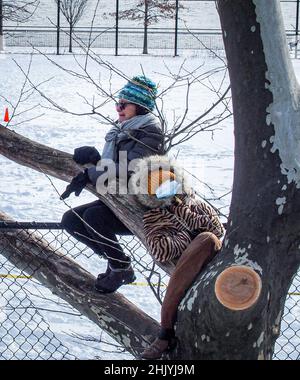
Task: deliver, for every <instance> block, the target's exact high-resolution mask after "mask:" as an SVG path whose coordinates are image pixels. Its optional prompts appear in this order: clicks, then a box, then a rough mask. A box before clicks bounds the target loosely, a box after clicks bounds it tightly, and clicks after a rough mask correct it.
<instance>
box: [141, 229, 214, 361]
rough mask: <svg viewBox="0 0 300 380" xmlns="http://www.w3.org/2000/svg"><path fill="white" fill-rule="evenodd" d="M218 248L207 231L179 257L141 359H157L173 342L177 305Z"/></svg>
mask: <svg viewBox="0 0 300 380" xmlns="http://www.w3.org/2000/svg"><path fill="white" fill-rule="evenodd" d="M220 249H221V242H220V240H219V239H218V238H217V237H216V236H215V235H214V234H212V233H210V232H203V233H201V234H199V235H198V236H197V237H196V238H195V239H194V240H193V241H192V242H191V243H190V244H189V246H188V247H187V248H186V249H185V251H184V252H183V253H182V255H181V256H180V258H179V260H178V262H177V264H176V267H175V270H174V272H173V273H172V275H171V277H170V280H169V284H168V287H167V291H166V294H165V298H164V300H163V303H162V308H161V331H160V334H159V337H158V338H157V339H155V341H154V342H153V343H152V344H151V345H150V346H149V347H148V348H147V349H146V350H145V351H144V352H143V353H142V357H143V358H144V359H159V358H160V357H161V355H162V354H163V353H164V352H166V351H167V350H168V349H171V348H173V346H174V343H175V332H174V323H175V320H176V314H177V308H178V305H179V303H180V301H181V300H182V298H183V297H184V295H185V293H186V291H187V290H188V288H189V287H190V286H191V284H192V283H193V281H194V279H195V278H196V276H197V275H198V274H199V273H200V271H201V270H202V269H203V266H204V265H205V264H207V263H208V262H209V261H210V260H212V258H213V257H214V256H215V255H216V253H217V251H219V250H220Z"/></svg>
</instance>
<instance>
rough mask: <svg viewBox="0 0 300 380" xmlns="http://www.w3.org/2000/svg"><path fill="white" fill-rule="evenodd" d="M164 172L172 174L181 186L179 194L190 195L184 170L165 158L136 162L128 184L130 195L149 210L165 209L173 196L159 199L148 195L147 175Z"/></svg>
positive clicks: (175, 162) (172, 160)
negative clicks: (157, 171)
mask: <svg viewBox="0 0 300 380" xmlns="http://www.w3.org/2000/svg"><path fill="white" fill-rule="evenodd" d="M159 169H162V170H166V171H171V172H172V173H174V175H175V178H176V181H177V182H179V183H180V184H181V192H180V194H187V195H190V194H191V192H192V191H191V188H190V187H189V185H188V183H187V179H186V177H185V175H184V170H183V168H182V167H180V166H179V165H178V162H177V161H176V160H175V159H172V158H170V157H168V156H167V155H165V156H159V155H154V156H149V157H146V158H141V159H139V160H136V164H135V166H134V169H133V170H134V174H133V175H131V177H130V179H129V183H128V189H129V192H130V194H134V195H135V197H136V199H137V200H138V202H139V203H141V204H142V205H143V206H146V207H148V208H150V209H152V208H157V207H166V206H169V205H171V203H172V202H173V201H174V199H175V196H170V197H168V198H163V199H159V198H157V197H156V195H150V194H148V190H147V189H148V175H149V173H150V172H153V171H156V170H159Z"/></svg>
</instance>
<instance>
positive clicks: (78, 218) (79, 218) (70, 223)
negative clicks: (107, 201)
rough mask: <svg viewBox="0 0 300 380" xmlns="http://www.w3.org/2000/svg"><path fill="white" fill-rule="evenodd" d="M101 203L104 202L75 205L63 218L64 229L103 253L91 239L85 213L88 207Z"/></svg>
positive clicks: (97, 251)
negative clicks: (84, 218) (84, 216)
mask: <svg viewBox="0 0 300 380" xmlns="http://www.w3.org/2000/svg"><path fill="white" fill-rule="evenodd" d="M101 204H103V203H102V202H101V201H100V200H99V201H94V202H91V203H87V204H84V205H82V206H78V207H75V208H73V209H71V210H68V211H67V212H65V213H64V215H63V217H62V220H61V224H62V227H63V229H65V230H66V231H67V232H68V233H69V234H70V235H71V236H73V237H74V238H76V239H77V240H78V241H80V242H81V243H83V244H85V245H86V246H88V247H89V248H91V249H92V250H93V251H94V252H96V253H98V254H99V255H101V254H102V251H100V250H99V247H98V246H97V244H95V243H94V242H93V241H92V240H91V239H90V236H89V234H88V233H87V231H86V227H85V222H84V220H83V214H84V212H85V211H86V210H87V209H89V208H93V207H97V206H99V205H101Z"/></svg>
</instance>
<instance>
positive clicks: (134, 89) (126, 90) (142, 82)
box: [118, 75, 157, 111]
mask: <svg viewBox="0 0 300 380" xmlns="http://www.w3.org/2000/svg"><path fill="white" fill-rule="evenodd" d="M156 95H157V86H156V84H155V83H154V82H152V80H150V79H149V78H146V77H145V76H143V75H139V76H135V77H133V78H132V79H130V80H129V81H128V83H127V84H126V85H125V86H124V87H123V88H122V90H121V91H120V92H119V94H118V98H120V99H121V98H122V99H126V100H128V101H129V102H130V103H134V104H138V105H140V106H142V107H144V108H146V109H148V110H149V111H153V109H154V106H155V97H156Z"/></svg>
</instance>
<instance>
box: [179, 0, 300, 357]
mask: <svg viewBox="0 0 300 380" xmlns="http://www.w3.org/2000/svg"><path fill="white" fill-rule="evenodd" d="M217 5H218V11H219V15H220V20H221V25H222V30H223V39H224V44H225V49H226V55H227V59H228V66H229V74H230V79H231V89H232V102H233V111H234V127H235V166H234V169H235V170H234V183H233V192H232V203H231V207H230V216H229V221H228V227H227V233H226V236H225V239H224V245H223V249H222V251H221V253H220V254H219V255H217V256H216V258H215V259H214V261H213V262H212V263H211V264H210V265H209V266H208V267H207V269H206V270H205V271H204V272H203V273H202V274H201V275H200V276H199V277H198V278H197V281H196V282H195V283H194V285H193V286H192V288H191V289H190V290H189V292H188V293H187V295H186V297H185V298H184V300H183V302H182V303H181V305H180V309H179V310H180V311H179V313H178V327H177V334H178V335H179V336H180V343H181V344H180V346H179V348H178V350H177V351H176V352H174V353H173V355H172V358H183V357H184V358H189V359H271V358H272V355H273V351H274V344H275V340H276V338H277V337H278V335H279V331H280V321H281V317H282V315H283V310H284V303H285V299H286V295H287V292H288V289H289V287H290V284H291V282H292V279H293V276H294V275H295V273H296V272H297V270H298V268H299V263H300V255H299V249H300V237H299V219H300V191H299V187H300V171H299V163H300V159H299V155H300V149H299V137H298V136H299V133H300V128H299V120H300V115H299V86H298V83H297V81H296V79H295V76H294V73H293V69H292V66H291V62H290V59H289V57H288V51H287V42H286V39H285V34H284V27H283V22H282V15H281V11H280V4H279V2H277V1H272V2H266V1H265V0H253V1H252V0H235V1H225V0H219V1H218V2H217ZM249 189H251V190H250V191H249ZM240 266H246V267H247V268H250V270H251V271H252V272H253V273H256V276H257V275H258V276H259V278H260V279H261V289H260V288H259V289H258V293H257V295H258V299H257V298H255V299H254V298H253V301H251V300H250V301H251V302H250V303H248V305H247V306H245V307H244V308H242V309H239V307H238V306H239V302H240V296H241V294H244V295H245V294H247V292H248V291H249V285H251V284H249V281H248V278H247V275H245V274H244V273H243V275H242V276H240V281H239V283H237V286H238V288H239V294H236V293H235V290H234V289H232V288H230V286H228V283H230V281H231V280H232V281H235V280H234V278H233V277H232V274H231V275H229V281H227V282H226V280H224V279H226V276H227V275H228V272H229V271H231V272H232V273H236V272H238V271H239V270H240ZM230 276H231V277H230ZM257 284H258V283H257ZM247 287H248V288H247ZM222 292H223V293H224V292H225V293H226V294H225V299H226V297H227V300H231V301H233V302H228V303H227V302H224V295H222ZM221 301H222V303H221Z"/></svg>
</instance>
